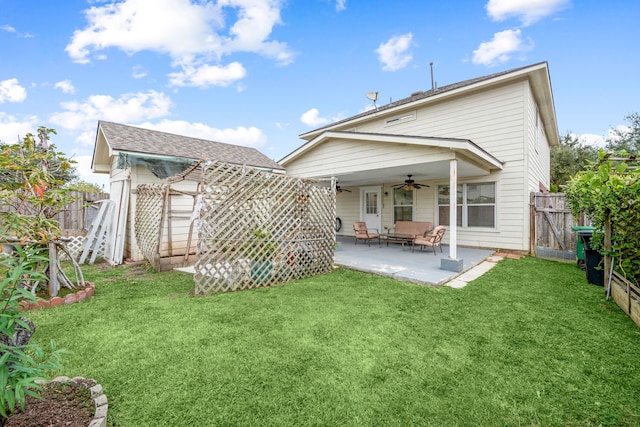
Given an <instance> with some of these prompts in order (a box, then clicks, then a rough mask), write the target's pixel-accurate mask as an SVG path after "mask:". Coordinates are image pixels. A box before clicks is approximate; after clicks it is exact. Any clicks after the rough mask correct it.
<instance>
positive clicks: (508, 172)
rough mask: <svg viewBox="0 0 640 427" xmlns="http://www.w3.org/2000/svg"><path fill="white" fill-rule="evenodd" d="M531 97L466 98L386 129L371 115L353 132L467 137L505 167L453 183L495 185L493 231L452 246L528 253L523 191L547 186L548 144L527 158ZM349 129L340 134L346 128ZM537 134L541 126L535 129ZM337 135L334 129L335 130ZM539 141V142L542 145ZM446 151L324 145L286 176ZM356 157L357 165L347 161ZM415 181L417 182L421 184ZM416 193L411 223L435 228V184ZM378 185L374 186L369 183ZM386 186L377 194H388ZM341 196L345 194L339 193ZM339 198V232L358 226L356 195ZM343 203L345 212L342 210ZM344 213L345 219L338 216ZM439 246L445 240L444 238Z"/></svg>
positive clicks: (517, 92)
mask: <svg viewBox="0 0 640 427" xmlns="http://www.w3.org/2000/svg"><path fill="white" fill-rule="evenodd" d="M531 99H532V94H531V90H530V88H529V83H528V80H526V79H523V80H521V81H519V82H515V83H510V84H506V85H503V86H500V87H494V88H492V89H490V90H482V91H476V92H474V93H467V94H465V96H459V97H456V98H452V99H447V100H446V101H443V102H440V103H433V104H430V105H427V106H424V107H422V108H418V109H416V108H415V107H414V108H413V109H412V110H411V111H414V110H415V112H416V120H407V121H404V122H400V123H398V124H396V125H392V126H389V125H386V120H387V119H388V118H389V117H392V116H396V115H398V113H395V114H393V115H390V116H378V117H376V118H374V120H372V121H370V122H368V123H361V124H359V125H358V128H357V131H358V132H371V133H387V134H391V133H392V134H399V135H419V136H430V137H441V138H462V139H470V140H471V141H473V142H474V143H476V144H477V145H479V146H480V147H482V148H483V149H484V150H486V151H488V152H489V153H491V154H492V155H493V156H495V157H496V158H497V159H499V160H500V161H502V162H504V166H503V170H502V171H499V172H494V173H492V174H490V175H489V176H481V177H477V178H472V179H464V180H459V182H460V183H465V182H495V183H496V193H497V194H496V198H497V200H496V204H497V219H496V221H497V224H496V228H495V229H482V228H459V229H458V243H459V244H460V245H463V246H476V247H492V248H503V249H516V250H527V249H528V247H529V209H528V200H529V196H528V193H529V191H530V188H531V183H532V182H533V181H535V185H536V188H537V185H538V181H542V182H543V183H546V184H545V185H548V168H549V166H548V144H547V143H546V142H545V143H543V144H541V146H543V147H546V148H545V149H543V150H541V151H540V152H539V153H537V155H536V162H537V163H535V164H536V166H535V167H533V169H534V170H530V168H532V166H531V165H530V163H531V160H530V157H532V156H531V155H530V150H531V145H530V142H531V140H532V137H531V133H530V132H531V124H530V123H531V120H532V118H531ZM349 126H352V125H348V126H347V127H345V128H344V129H342V130H350V127H349ZM540 128H542V126H541V127H540ZM336 130H340V129H336ZM545 141H546V140H545ZM447 156H448V153H447V150H439V149H434V148H425V147H419V146H408V145H402V146H401V145H395V144H387V143H379V142H366V141H363V142H354V141H327V142H326V143H324V144H321V145H319V146H317V147H314V148H313V149H311V150H309V152H307V153H305V154H304V155H303V156H301V157H300V158H298V159H295V160H293V161H292V162H291V163H290V164H288V165H287V173H290V174H293V175H300V176H329V175H332V174H336V175H339V174H341V173H346V172H355V171H358V169H360V168H362V167H363V166H362V165H366V168H367V169H373V170H375V169H383V168H386V167H393V166H400V165H411V164H419V163H421V162H423V161H424V159H426V158H429V159H431V160H432V161H433V160H435V159H447V158H448V157H447ZM354 159H357V164H356V163H355V162H354ZM420 182H422V180H421V181H420ZM446 183H448V181H440V182H434V183H433V185H431V188H428V189H421V190H418V191H417V197H416V201H415V211H414V217H415V218H414V220H422V221H432V222H434V224H435V223H436V222H437V218H435V215H436V209H437V200H436V198H435V197H434V195H435V188H436V186H437V184H446ZM372 184H379V183H372ZM393 184H396V183H393ZM388 188H389V187H388V186H387V184H385V186H384V187H383V191H389V190H388ZM342 194H344V193H342ZM347 194H349V196H347V197H348V198H347V199H345V198H344V196H343V197H339V198H338V212H339V215H340V216H341V217H342V215H344V218H342V219H343V233H347V232H350V233H351V234H352V231H349V230H351V228H352V227H351V223H350V222H352V221H356V220H358V218H357V217H358V215H359V209H358V207H359V201H358V200H357V199H358V195H357V192H356V191H354V192H353V193H347ZM343 200H345V202H346V203H348V204H347V205H346V206H341V205H342V203H344V202H343ZM383 201H384V204H385V206H384V208H383V212H382V213H383V218H382V224H383V228H384V227H385V226H389V225H390V223H391V221H392V196H391V192H390V193H389V196H387V197H383ZM343 210H344V213H343ZM445 241H446V239H445Z"/></svg>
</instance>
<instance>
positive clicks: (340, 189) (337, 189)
mask: <svg viewBox="0 0 640 427" xmlns="http://www.w3.org/2000/svg"><path fill="white" fill-rule="evenodd" d="M343 191H346V192H347V193H351V190H347V189H346V188H342V187H340V186H339V185H338V183H336V193H342V192H343Z"/></svg>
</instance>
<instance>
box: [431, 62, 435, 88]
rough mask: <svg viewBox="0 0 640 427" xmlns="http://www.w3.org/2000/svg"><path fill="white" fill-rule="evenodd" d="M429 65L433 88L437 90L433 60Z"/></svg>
mask: <svg viewBox="0 0 640 427" xmlns="http://www.w3.org/2000/svg"><path fill="white" fill-rule="evenodd" d="M429 67H430V68H431V90H435V89H436V83H435V82H434V80H433V62H429Z"/></svg>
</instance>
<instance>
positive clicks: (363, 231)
mask: <svg viewBox="0 0 640 427" xmlns="http://www.w3.org/2000/svg"><path fill="white" fill-rule="evenodd" d="M353 231H354V232H355V234H356V242H355V244H356V245H357V244H358V239H362V240H366V241H367V243H369V246H371V241H372V240H373V239H378V246H380V233H379V232H378V229H377V228H367V223H366V222H363V221H358V222H354V223H353Z"/></svg>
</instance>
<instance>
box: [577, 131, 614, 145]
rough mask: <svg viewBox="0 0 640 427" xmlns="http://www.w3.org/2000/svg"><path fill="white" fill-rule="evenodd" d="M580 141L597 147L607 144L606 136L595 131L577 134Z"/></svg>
mask: <svg viewBox="0 0 640 427" xmlns="http://www.w3.org/2000/svg"><path fill="white" fill-rule="evenodd" d="M576 137H577V138H578V141H580V142H581V143H582V144H586V145H592V146H594V147H597V148H604V147H605V145H607V142H606V141H605V139H604V137H603V136H602V135H596V134H593V133H583V134H580V135H576Z"/></svg>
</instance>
